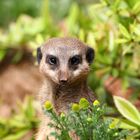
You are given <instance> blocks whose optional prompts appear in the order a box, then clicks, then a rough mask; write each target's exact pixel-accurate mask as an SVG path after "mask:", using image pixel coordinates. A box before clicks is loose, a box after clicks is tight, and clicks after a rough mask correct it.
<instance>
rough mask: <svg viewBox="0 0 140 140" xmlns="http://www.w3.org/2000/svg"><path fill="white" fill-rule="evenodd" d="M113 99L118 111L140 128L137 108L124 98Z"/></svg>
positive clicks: (115, 97)
mask: <svg viewBox="0 0 140 140" xmlns="http://www.w3.org/2000/svg"><path fill="white" fill-rule="evenodd" d="M113 98H114V102H115V105H116V107H117V109H118V111H119V112H120V113H121V114H122V115H123V116H124V117H125V118H127V119H128V120H129V121H131V122H133V123H135V124H136V125H139V126H140V113H139V111H138V110H137V109H136V107H135V106H134V105H133V104H132V103H130V102H129V101H127V100H126V99H124V98H122V97H118V96H114V97H113Z"/></svg>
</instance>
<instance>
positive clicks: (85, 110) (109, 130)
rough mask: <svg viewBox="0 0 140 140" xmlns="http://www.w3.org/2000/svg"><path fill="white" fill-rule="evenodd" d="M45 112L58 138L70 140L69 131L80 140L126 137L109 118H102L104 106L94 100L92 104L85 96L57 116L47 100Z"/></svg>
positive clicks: (115, 139)
mask: <svg viewBox="0 0 140 140" xmlns="http://www.w3.org/2000/svg"><path fill="white" fill-rule="evenodd" d="M44 109H45V113H46V115H48V116H49V117H50V118H51V119H52V120H53V122H52V123H50V124H49V126H50V127H53V128H55V130H56V131H55V132H52V133H51V135H53V136H54V137H55V138H56V139H58V140H71V139H72V137H71V133H75V134H76V135H77V136H78V137H79V138H80V140H99V139H102V140H120V139H123V138H125V137H126V134H127V132H126V131H125V130H120V129H119V127H118V126H119V125H118V126H117V125H116V126H115V125H113V123H112V120H111V119H107V118H104V112H105V106H102V105H100V103H99V102H98V101H97V100H96V101H94V103H93V105H89V102H88V101H87V100H86V99H85V98H81V100H80V101H79V104H76V103H74V104H73V105H72V109H71V111H69V112H68V114H64V113H61V114H60V116H58V115H57V114H56V113H55V112H54V111H53V108H52V105H51V103H50V102H49V101H46V103H45V107H44Z"/></svg>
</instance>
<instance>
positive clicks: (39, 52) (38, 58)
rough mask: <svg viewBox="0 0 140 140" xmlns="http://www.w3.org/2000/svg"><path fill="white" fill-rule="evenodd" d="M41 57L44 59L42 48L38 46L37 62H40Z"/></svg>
mask: <svg viewBox="0 0 140 140" xmlns="http://www.w3.org/2000/svg"><path fill="white" fill-rule="evenodd" d="M41 59H42V52H41V48H40V47H38V48H37V62H38V64H39V63H40V61H41Z"/></svg>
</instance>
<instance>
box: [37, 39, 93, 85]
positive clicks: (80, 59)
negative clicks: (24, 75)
mask: <svg viewBox="0 0 140 140" xmlns="http://www.w3.org/2000/svg"><path fill="white" fill-rule="evenodd" d="M93 59H94V50H93V49H92V48H90V47H88V46H87V45H85V44H84V43H82V42H81V41H79V40H78V39H75V38H52V39H50V40H48V41H47V42H46V43H44V44H43V45H42V46H41V47H40V48H38V49H37V61H38V63H39V68H40V71H41V72H42V73H43V74H44V75H45V76H46V77H47V78H49V79H50V80H52V81H53V82H54V83H56V84H67V83H72V82H74V81H75V82H76V81H77V80H78V79H80V80H81V79H82V78H83V79H84V78H85V77H87V75H88V72H89V66H90V64H91V63H92V61H93Z"/></svg>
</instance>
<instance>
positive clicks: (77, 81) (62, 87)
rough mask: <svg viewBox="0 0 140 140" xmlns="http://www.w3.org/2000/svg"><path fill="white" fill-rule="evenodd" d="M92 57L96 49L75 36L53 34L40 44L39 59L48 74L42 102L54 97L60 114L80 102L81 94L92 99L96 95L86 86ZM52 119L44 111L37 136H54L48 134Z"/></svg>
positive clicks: (43, 87)
mask: <svg viewBox="0 0 140 140" xmlns="http://www.w3.org/2000/svg"><path fill="white" fill-rule="evenodd" d="M93 59H94V49H93V48H91V47H89V46H87V45H86V44H84V43H83V42H81V41H80V40H78V39H76V38H52V39H49V40H48V41H47V42H46V43H44V44H43V45H42V46H41V47H39V48H38V49H37V61H38V63H39V70H40V72H41V73H42V74H43V75H44V78H45V80H44V83H43V86H42V88H41V90H40V93H39V100H40V102H41V105H42V106H43V105H44V103H45V101H46V100H49V101H51V103H52V105H53V108H54V110H55V112H56V113H57V114H58V115H59V114H60V113H61V112H64V113H67V112H68V110H69V109H70V105H71V104H72V103H78V102H79V100H80V98H82V97H83V98H86V99H87V100H88V101H89V102H90V103H92V102H93V101H94V100H95V96H94V94H93V92H92V91H91V90H90V89H89V88H88V86H87V76H88V73H89V71H90V65H91V63H92V62H93ZM49 122H50V118H48V117H47V116H46V115H44V113H43V111H42V122H41V125H40V128H39V131H38V134H37V138H36V140H46V137H47V136H48V138H49V140H54V138H53V137H51V136H49V134H50V132H51V131H52V129H51V128H50V127H49V126H48V123H49ZM72 139H74V138H72ZM75 139H76V138H75Z"/></svg>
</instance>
